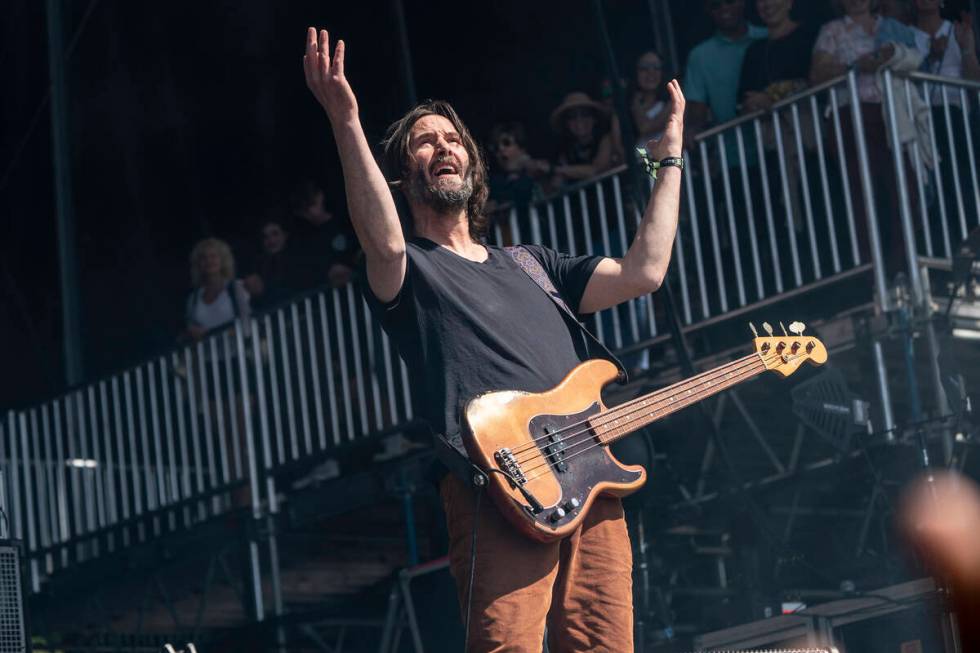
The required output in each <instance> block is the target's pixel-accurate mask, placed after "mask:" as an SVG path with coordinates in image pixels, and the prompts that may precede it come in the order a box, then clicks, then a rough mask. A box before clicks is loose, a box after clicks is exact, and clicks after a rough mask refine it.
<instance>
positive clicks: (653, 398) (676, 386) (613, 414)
mask: <svg viewBox="0 0 980 653" xmlns="http://www.w3.org/2000/svg"><path fill="white" fill-rule="evenodd" d="M758 357H759V353H758V352H757V353H754V354H749V355H748V356H744V357H742V358H739V359H737V360H734V361H732V362H730V363H726V364H725V365H722V366H721V367H718V368H715V369H713V370H710V371H708V372H703V373H701V374H699V375H696V376H693V377H690V378H688V379H683V380H682V381H678V382H677V383H673V384H671V385H669V386H666V387H665V388H661V389H660V390H657V391H656V392H653V393H651V394H647V395H642V396H640V397H637V398H635V399H631V400H630V401H627V402H625V403H622V404H620V405H618V406H616V407H614V408H612V409H609V410H607V411H606V412H603V413H599V414H598V415H596V416H595V417H594V418H592V419H590V418H586V419H584V420H581V421H578V422H575V423H574V424H569V425H568V426H565V427H563V428H561V429H558V430H556V431H552V432H551V433H548V434H546V435H543V436H540V437H537V438H534V439H532V440H531V441H530V442H528V443H524V444H522V445H521V446H520V447H518V449H517V450H516V451H514V452H513V453H514V455H515V458H517V457H518V456H521V455H523V454H525V453H527V452H529V451H530V452H534V453H540V451H541V449H540V448H539V447H538V446H537V443H538V442H539V441H541V440H545V439H547V438H549V437H552V436H554V435H558V434H561V433H563V432H565V431H568V430H569V429H572V428H574V427H578V426H582V425H586V426H587V429H586V430H588V429H590V428H591V429H594V428H596V427H600V426H605V425H607V424H609V423H611V422H614V421H616V420H618V419H622V417H624V416H626V415H628V414H630V413H631V412H633V411H630V410H627V409H630V408H633V409H640V410H641V409H643V408H647V407H649V406H650V405H651V404H656V403H659V402H662V401H665V400H666V397H668V396H670V395H672V394H676V392H677V391H679V390H681V389H682V388H683V387H684V386H687V385H690V386H691V387H697V386H698V385H704V384H705V383H709V382H711V381H713V380H715V379H717V378H718V377H720V376H723V375H724V374H727V373H730V372H731V371H733V370H738V369H741V368H742V367H744V366H745V364H747V363H751V362H753V361H755V360H756V359H757V358H758ZM763 362H765V359H763ZM582 432H583V431H581V430H580V431H576V432H574V433H570V434H568V435H566V436H565V438H570V437H574V436H576V435H579V434H580V433H582ZM532 458H533V456H532ZM528 460H530V459H529V458H525V459H524V460H517V462H518V463H521V462H527V461H528Z"/></svg>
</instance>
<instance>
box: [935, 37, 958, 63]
mask: <svg viewBox="0 0 980 653" xmlns="http://www.w3.org/2000/svg"><path fill="white" fill-rule="evenodd" d="M957 42H959V40H957ZM948 44H949V37H947V36H939V37H937V38H934V39H932V40H931V41H929V58H930V59H932V60H933V61H942V60H943V57H944V56H946V46H947V45H948Z"/></svg>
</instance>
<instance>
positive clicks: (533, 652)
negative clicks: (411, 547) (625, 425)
mask: <svg viewBox="0 0 980 653" xmlns="http://www.w3.org/2000/svg"><path fill="white" fill-rule="evenodd" d="M440 492H441V494H442V501H443V506H444V507H445V510H446V519H447V523H448V528H449V563H450V569H451V570H452V574H453V578H455V579H456V588H457V591H458V593H459V603H460V611H461V612H462V613H463V620H464V621H465V619H466V614H465V611H466V594H467V590H468V585H469V576H470V541H471V536H472V532H473V518H474V515H473V507H474V504H473V494H472V491H471V490H470V489H469V488H467V487H466V486H465V485H464V484H463V482H462V481H460V480H459V479H457V478H456V477H455V476H452V475H447V476H446V478H444V479H443V480H442V484H441V487H440ZM478 519H479V524H478V527H477V536H476V540H477V553H476V574H475V577H474V581H473V605H472V613H471V618H470V643H469V650H468V651H467V653H474V652H478V653H490V652H494V653H496V652H504V651H506V652H508V653H540V651H541V648H542V643H543V641H544V631H545V623H546V622H547V625H548V650H549V653H568V652H574V651H594V652H595V653H602V652H604V651H608V652H610V653H613V652H614V653H629V652H630V651H632V650H633V582H632V571H633V552H632V549H631V548H630V540H629V533H628V532H627V530H626V519H625V517H624V516H623V505H622V503H621V502H620V500H619V499H615V498H607V497H603V498H601V499H598V500H596V501H595V502H594V503H593V504H592V507H591V509H590V510H589V512H588V514H587V515H586V517H585V520H584V522H583V523H582V525H581V527H580V528H579V529H578V530H576V531H575V532H574V533H573V534H572V535H570V536H569V537H567V538H565V539H563V540H560V541H558V542H552V543H550V544H542V543H540V542H535V541H532V540H531V539H529V538H527V537H526V536H524V535H521V534H520V533H519V532H518V531H517V530H516V529H515V528H514V527H513V526H512V525H511V524H510V522H508V521H507V520H506V519H505V518H504V517H503V516H502V515H501V514H500V512H499V511H498V510H497V508H496V507H495V506H494V505H493V503H492V502H491V501H490V499H489V497H486V496H485V497H483V499H482V501H481V504H480V511H479V515H478Z"/></svg>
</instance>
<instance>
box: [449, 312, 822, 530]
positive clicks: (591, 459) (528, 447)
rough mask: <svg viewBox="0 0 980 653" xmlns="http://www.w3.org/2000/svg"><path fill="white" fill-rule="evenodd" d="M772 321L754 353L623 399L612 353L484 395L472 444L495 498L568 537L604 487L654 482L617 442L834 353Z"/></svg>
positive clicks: (527, 521) (616, 490)
mask: <svg viewBox="0 0 980 653" xmlns="http://www.w3.org/2000/svg"><path fill="white" fill-rule="evenodd" d="M764 326H765V328H766V331H767V333H768V334H769V335H768V337H756V338H755V339H754V340H753V342H754V345H755V352H754V353H752V354H749V355H748V356H745V357H743V358H739V359H738V360H735V361H732V362H730V363H727V364H725V365H721V366H720V367H717V368H715V369H713V370H710V371H708V372H703V373H701V374H698V375H696V376H693V377H691V378H689V379H686V380H684V381H680V382H678V383H675V384H673V385H671V386H668V387H666V388H662V389H660V390H657V391H655V392H651V393H650V394H646V395H643V396H640V397H637V398H636V399H633V400H632V401H628V402H625V403H623V404H620V405H619V406H615V407H614V408H607V407H606V406H605V405H604V404H603V403H602V398H601V397H600V392H601V391H602V388H603V386H605V385H606V384H608V383H610V382H612V381H613V380H615V379H616V377H617V376H618V370H617V369H616V367H615V366H614V365H613V364H612V363H610V362H609V361H607V360H590V361H587V362H585V363H582V364H581V365H579V366H578V367H576V368H575V369H574V370H572V371H571V372H570V373H569V374H568V376H567V377H565V379H564V380H563V381H562V382H561V383H560V384H559V385H558V386H557V387H555V388H553V389H552V390H549V391H547V392H542V393H528V392H512V391H503V392H490V393H487V394H483V395H479V396H477V397H476V398H474V399H472V400H471V401H470V402H469V403H468V404H467V405H466V409H465V410H464V413H463V443H464V446H465V447H466V450H467V453H469V456H470V459H471V460H472V461H473V462H474V463H475V464H476V465H477V466H478V467H480V468H481V469H483V470H484V471H485V472H487V475H488V477H489V490H490V493H491V496H492V497H493V500H494V502H495V503H496V505H497V506H498V507H499V508H500V511H501V512H502V513H503V514H504V515H505V516H506V517H507V518H508V519H509V520H510V521H511V522H512V523H513V524H514V525H515V526H516V527H517V528H518V529H519V530H520V531H521V532H522V533H524V534H526V535H528V536H529V537H532V538H534V539H536V540H540V541H542V542H550V541H553V540H557V539H560V538H562V537H564V536H566V535H568V534H570V533H571V532H572V531H574V530H575V529H576V528H577V527H578V525H579V524H580V523H581V521H582V519H583V518H584V516H585V514H586V512H587V511H588V510H589V507H590V506H591V505H592V502H593V501H594V500H595V498H596V497H598V496H600V495H602V494H610V495H613V496H620V497H621V496H626V495H628V494H630V493H632V492H635V491H636V490H638V489H639V488H640V487H641V486H642V485H643V484H644V483H645V482H646V470H644V469H643V467H642V466H640V465H623V464H622V463H620V462H619V461H618V460H616V458H615V457H614V456H613V455H612V452H610V450H609V445H610V444H612V443H613V442H615V441H616V440H618V439H620V438H622V437H625V436H626V435H629V434H630V433H632V432H634V431H636V430H637V429H640V428H642V427H644V426H646V425H648V424H650V423H652V422H654V421H656V420H658V419H660V418H662V417H666V416H667V415H670V414H671V413H673V412H675V411H678V410H680V409H682V408H684V407H686V406H690V405H691V404H694V403H696V402H698V401H700V400H702V399H704V398H705V397H710V396H711V395H714V394H716V393H718V392H721V391H722V390H725V389H726V388H730V387H732V386H734V385H737V384H739V383H742V382H743V381H747V380H749V379H751V378H753V377H755V376H757V375H759V374H761V373H762V372H764V371H766V370H773V371H775V372H777V373H779V374H782V375H783V376H789V375H790V374H792V373H793V372H795V371H796V370H797V368H799V366H800V365H802V364H803V363H804V362H806V361H809V362H811V363H814V364H817V365H819V364H821V363H823V362H824V361H826V360H827V350H826V348H825V347H824V346H823V343H821V342H820V341H819V340H817V339H816V338H813V337H809V336H804V335H803V330H804V328H805V327H804V326H803V324H801V323H799V322H794V323H793V324H791V325H790V330H791V331H792V334H788V333H787V334H786V335H784V336H782V337H779V336H773V335H772V329H771V328H770V327H769V325H768V324H765V325H764ZM753 331H754V328H753ZM784 333H786V332H785V330H784Z"/></svg>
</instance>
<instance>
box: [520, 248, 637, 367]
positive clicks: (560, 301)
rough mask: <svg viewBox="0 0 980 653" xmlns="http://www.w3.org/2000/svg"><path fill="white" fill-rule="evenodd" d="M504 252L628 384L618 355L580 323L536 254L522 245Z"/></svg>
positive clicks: (589, 345)
mask: <svg viewBox="0 0 980 653" xmlns="http://www.w3.org/2000/svg"><path fill="white" fill-rule="evenodd" d="M504 251H505V252H507V253H508V254H509V255H510V257H511V258H512V259H514V261H515V262H516V263H517V264H518V265H519V266H521V269H522V270H524V273H525V274H527V276H529V277H531V281H533V282H534V284H535V285H536V286H537V287H538V288H540V289H541V290H543V291H544V292H545V294H546V295H548V297H550V298H551V301H553V302H554V303H555V305H556V306H558V309H559V310H560V311H561V312H562V313H563V314H564V315H565V317H566V318H568V319H569V320H570V323H574V324H575V326H576V327H577V328H578V329H579V330H580V331H581V332H582V335H583V336H585V341H586V343H587V345H588V348H589V350H591V349H592V346H593V345H594V346H595V347H597V348H598V351H600V352H601V353H602V354H604V355H605V358H608V359H609V360H610V361H612V362H613V363H615V364H616V367H618V368H619V381H620V383H626V381H627V379H628V376H627V373H626V367H625V366H624V365H623V363H622V361H620V360H619V359H618V358H616V355H615V354H613V353H612V352H611V351H610V350H609V348H608V347H606V346H605V345H604V344H602V341H601V340H599V339H598V338H596V337H595V336H594V335H593V334H592V332H591V331H589V330H588V329H586V328H585V325H584V324H582V323H581V322H580V321H579V319H578V316H576V315H575V312H574V311H573V310H572V309H570V308H569V307H568V304H566V303H565V299H564V298H563V297H562V296H561V293H559V292H558V289H557V288H555V284H554V282H552V280H551V277H549V276H548V273H547V272H546V271H545V269H544V267H543V266H542V265H541V261H539V260H538V259H537V258H536V257H535V256H534V254H532V253H531V252H529V251H528V250H527V249H526V248H525V247H522V246H521V245H514V246H512V247H505V248H504Z"/></svg>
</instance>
